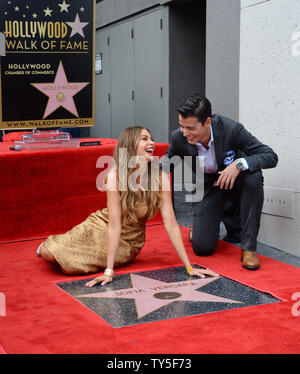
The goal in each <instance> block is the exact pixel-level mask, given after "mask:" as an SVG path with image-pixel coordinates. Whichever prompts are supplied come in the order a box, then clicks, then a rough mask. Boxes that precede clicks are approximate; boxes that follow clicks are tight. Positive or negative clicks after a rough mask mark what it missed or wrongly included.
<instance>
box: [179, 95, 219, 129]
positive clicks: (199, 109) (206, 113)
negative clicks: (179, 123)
mask: <svg viewBox="0 0 300 374" xmlns="http://www.w3.org/2000/svg"><path fill="white" fill-rule="evenodd" d="M177 111H178V113H180V114H181V115H182V117H183V118H188V117H196V118H198V120H199V122H201V123H202V125H204V123H205V121H206V120H207V118H208V117H211V116H212V109H211V103H210V101H209V100H208V99H207V98H206V97H205V96H202V95H199V94H197V93H196V94H194V95H191V96H189V97H187V98H186V99H184V101H183V103H182V104H181V105H180V106H179V107H178V108H177Z"/></svg>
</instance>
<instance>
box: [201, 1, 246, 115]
mask: <svg viewBox="0 0 300 374" xmlns="http://www.w3.org/2000/svg"><path fill="white" fill-rule="evenodd" d="M239 54H240V0H225V1H224V0H207V5H206V72H205V79H206V96H207V97H208V98H209V99H210V101H211V102H212V107H213V112H214V113H219V114H222V115H224V116H227V117H229V118H232V119H234V120H238V118H239Z"/></svg>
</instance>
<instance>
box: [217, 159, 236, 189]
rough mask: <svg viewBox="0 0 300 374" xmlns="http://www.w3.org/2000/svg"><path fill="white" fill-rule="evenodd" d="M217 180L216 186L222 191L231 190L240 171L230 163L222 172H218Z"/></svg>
mask: <svg viewBox="0 0 300 374" xmlns="http://www.w3.org/2000/svg"><path fill="white" fill-rule="evenodd" d="M219 174H220V176H219V178H218V180H217V186H218V187H220V189H221V190H222V189H223V188H225V190H228V188H229V189H230V190H231V189H232V187H233V185H234V182H235V180H236V178H237V176H238V175H239V174H240V170H239V169H238V168H237V167H236V165H235V162H232V163H231V164H230V165H228V166H227V167H226V168H225V169H224V170H222V171H219Z"/></svg>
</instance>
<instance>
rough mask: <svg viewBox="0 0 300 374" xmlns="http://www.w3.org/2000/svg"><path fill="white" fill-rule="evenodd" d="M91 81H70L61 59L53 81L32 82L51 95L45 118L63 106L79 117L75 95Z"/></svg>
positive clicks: (44, 92)
mask: <svg viewBox="0 0 300 374" xmlns="http://www.w3.org/2000/svg"><path fill="white" fill-rule="evenodd" d="M89 83H90V82H80V83H74V82H72V83H71V82H68V80H67V77H66V73H65V70H64V67H63V64H62V62H61V61H60V63H59V66H58V69H57V73H56V77H55V80H54V82H53V83H31V84H32V86H34V87H35V88H37V89H38V90H39V91H41V92H42V93H43V94H45V95H47V96H48V97H49V100H48V103H47V107H46V110H45V113H44V116H43V119H44V118H46V117H48V116H49V115H50V114H51V113H53V112H54V111H55V110H56V109H57V108H59V107H63V108H65V109H66V110H68V111H69V112H70V113H72V114H74V115H75V116H76V117H79V115H78V112H77V108H76V105H75V103H74V99H73V96H75V95H76V94H77V93H78V92H79V91H81V90H82V89H83V88H84V87H86V86H87V85H88V84H89Z"/></svg>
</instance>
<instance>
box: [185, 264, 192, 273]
mask: <svg viewBox="0 0 300 374" xmlns="http://www.w3.org/2000/svg"><path fill="white" fill-rule="evenodd" d="M192 269H193V266H192V265H191V266H190V267H189V268H188V269H187V271H186V272H187V273H188V274H190V272H191V270H192Z"/></svg>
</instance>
